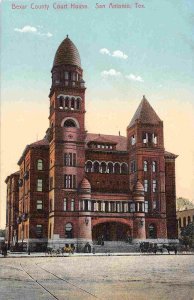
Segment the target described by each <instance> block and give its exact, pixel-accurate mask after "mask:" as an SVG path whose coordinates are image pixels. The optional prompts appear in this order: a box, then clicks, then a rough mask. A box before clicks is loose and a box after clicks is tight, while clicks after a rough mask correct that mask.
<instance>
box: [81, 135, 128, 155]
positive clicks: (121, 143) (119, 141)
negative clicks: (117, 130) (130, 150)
mask: <svg viewBox="0 0 194 300" xmlns="http://www.w3.org/2000/svg"><path fill="white" fill-rule="evenodd" d="M98 138H99V142H100V141H101V142H102V140H104V141H105V140H106V141H109V142H111V143H112V144H116V150H117V151H127V138H126V137H125V136H121V135H109V134H100V137H99V134H98V133H87V136H86V149H87V148H88V146H87V144H88V143H90V142H91V141H94V140H96V139H98Z"/></svg>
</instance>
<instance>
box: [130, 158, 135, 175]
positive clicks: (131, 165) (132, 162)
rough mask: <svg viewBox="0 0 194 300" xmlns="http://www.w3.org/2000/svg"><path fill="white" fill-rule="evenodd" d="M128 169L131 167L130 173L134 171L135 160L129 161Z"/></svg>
mask: <svg viewBox="0 0 194 300" xmlns="http://www.w3.org/2000/svg"><path fill="white" fill-rule="evenodd" d="M130 169H131V173H134V172H135V171H136V162H135V160H132V161H131V163H130Z"/></svg>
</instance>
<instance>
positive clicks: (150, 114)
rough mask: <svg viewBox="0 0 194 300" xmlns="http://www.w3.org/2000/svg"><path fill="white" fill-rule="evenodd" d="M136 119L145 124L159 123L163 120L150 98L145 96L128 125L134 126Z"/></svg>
mask: <svg viewBox="0 0 194 300" xmlns="http://www.w3.org/2000/svg"><path fill="white" fill-rule="evenodd" d="M136 121H139V122H141V123H143V124H152V125H155V124H158V123H159V122H161V119H160V118H159V117H158V115H157V114H156V112H155V110H154V109H153V108H152V106H151V105H150V103H149V102H148V100H147V99H146V98H145V96H143V99H142V100H141V103H140V104H139V106H138V108H137V110H136V112H135V114H134V116H133V118H132V120H131V122H130V123H129V126H128V127H132V126H133V125H134V124H135V123H136Z"/></svg>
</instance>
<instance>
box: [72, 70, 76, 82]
mask: <svg viewBox="0 0 194 300" xmlns="http://www.w3.org/2000/svg"><path fill="white" fill-rule="evenodd" d="M72 80H73V81H76V73H75V72H73V73H72Z"/></svg>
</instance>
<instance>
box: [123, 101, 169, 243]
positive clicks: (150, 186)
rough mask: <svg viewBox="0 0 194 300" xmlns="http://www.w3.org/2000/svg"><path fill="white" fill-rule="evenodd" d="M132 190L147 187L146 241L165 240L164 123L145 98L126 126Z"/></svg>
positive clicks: (145, 190)
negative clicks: (137, 187) (149, 239)
mask: <svg viewBox="0 0 194 300" xmlns="http://www.w3.org/2000/svg"><path fill="white" fill-rule="evenodd" d="M127 147H128V151H129V156H130V175H129V176H130V189H132V188H133V186H134V184H135V183H136V181H137V179H138V180H139V181H140V182H141V183H142V184H143V186H144V193H145V217H146V238H166V200H165V159H164V140H163V122H162V121H161V119H160V118H159V117H158V115H157V114H156V112H155V111H154V109H153V108H152V106H151V105H150V103H149V102H148V100H147V99H146V98H145V96H143V99H142V101H141V103H140V105H139V107H138V108H137V111H136V112H135V114H134V116H133V118H132V120H131V122H130V124H129V126H128V127H127Z"/></svg>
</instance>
